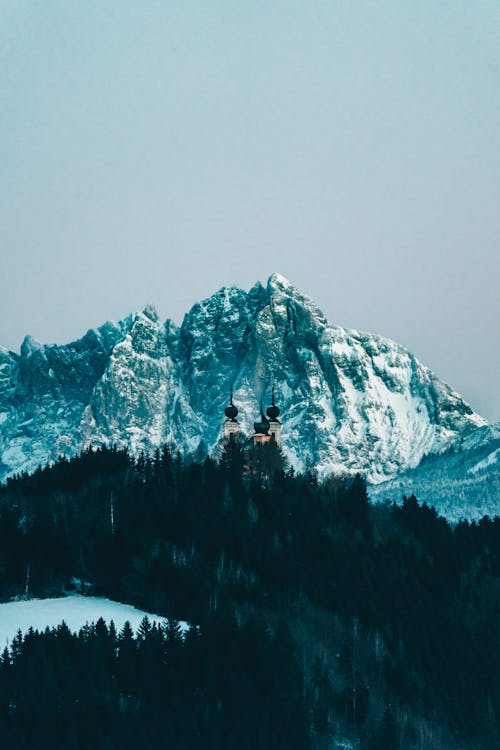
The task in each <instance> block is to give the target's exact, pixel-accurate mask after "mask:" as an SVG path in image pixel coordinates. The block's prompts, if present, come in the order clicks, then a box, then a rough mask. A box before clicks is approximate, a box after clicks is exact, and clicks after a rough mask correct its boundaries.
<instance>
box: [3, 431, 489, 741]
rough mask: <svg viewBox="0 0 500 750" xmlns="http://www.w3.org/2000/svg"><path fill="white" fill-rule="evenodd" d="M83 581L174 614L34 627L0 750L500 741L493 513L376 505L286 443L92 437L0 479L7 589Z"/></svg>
mask: <svg viewBox="0 0 500 750" xmlns="http://www.w3.org/2000/svg"><path fill="white" fill-rule="evenodd" d="M75 580H76V581H77V582H78V583H77V584H76V585H77V586H78V587H79V589H81V590H83V592H84V593H85V592H88V593H92V594H102V595H106V596H108V597H110V598H113V599H116V600H119V601H123V602H128V603H131V604H135V605H136V606H139V607H141V608H143V609H146V610H148V611H151V612H155V613H158V614H161V615H165V616H166V617H168V618H169V624H168V625H165V626H164V627H163V626H161V627H160V626H156V625H152V624H151V623H150V622H149V621H148V620H147V619H145V620H144V621H143V623H142V626H141V628H140V631H139V633H138V634H137V635H136V636H135V635H134V633H133V632H132V631H131V629H130V628H129V627H127V626H125V627H124V628H123V630H122V631H121V632H119V633H117V632H116V630H115V628H114V626H113V624H112V623H104V622H103V621H102V620H101V621H99V622H97V623H96V624H94V625H92V626H88V627H86V628H84V629H83V630H82V631H80V633H79V634H72V633H70V631H69V630H68V628H67V627H66V626H65V625H61V626H59V627H58V628H56V629H54V630H52V631H50V632H49V631H46V632H45V633H34V632H30V633H28V634H26V635H25V636H23V635H21V634H18V636H17V637H16V639H15V640H14V641H13V643H12V645H11V647H10V649H6V650H5V651H4V653H3V655H2V657H1V660H0V737H1V738H2V747H5V748H11V747H12V748H14V747H15V748H30V749H31V748H44V747H64V748H75V750H76V749H78V750H80V748H82V749H83V748H89V749H90V748H103V750H104V749H105V750H108V748H129V747H130V748H136V747H137V746H141V747H143V748H153V747H154V748H157V747H166V748H168V747H172V748H174V747H175V748H176V750H183V749H184V748H204V749H205V748H213V749H214V750H215V749H219V748H220V749H222V748H234V749H236V748H238V749H240V748H241V749H246V748H248V749H249V750H250V748H252V749H256V750H258V749H259V748H269V750H271V749H272V750H278V749H280V748H283V750H285V748H287V749H288V748H291V749H293V748H304V750H307V748H311V750H316V749H318V750H322V749H323V748H331V747H335V746H336V745H335V744H334V743H335V741H339V742H340V741H341V740H342V741H344V744H345V742H347V741H348V740H350V741H351V742H352V743H353V744H352V745H351V746H352V747H356V748H360V750H413V748H414V749H415V750H417V749H418V750H420V749H424V748H425V750H427V749H429V750H433V749H435V750H440V749H448V748H449V749H450V750H451V749H452V748H453V750H461V749H462V748H463V749H464V750H465V749H466V748H467V749H468V750H469V749H472V748H475V749H477V750H493V748H495V749H496V748H498V747H499V746H500V725H499V722H500V682H499V680H498V671H499V667H500V644H499V622H500V519H498V518H497V519H494V520H490V519H488V518H485V519H483V520H482V521H481V522H479V523H472V524H471V523H467V522H461V523H459V524H457V525H455V526H451V525H450V524H448V523H447V522H446V520H444V519H443V518H440V517H438V516H437V514H436V512H435V511H434V510H433V509H432V508H430V507H428V506H426V505H423V506H420V505H419V504H418V502H417V500H416V499H415V498H413V497H412V498H409V499H405V500H404V502H403V504H402V505H401V506H396V505H382V504H379V505H371V504H370V503H369V501H368V498H367V494H366V488H365V485H364V482H363V481H362V480H361V479H360V478H349V479H328V480H326V481H324V482H319V481H318V479H317V477H316V476H315V474H314V472H309V473H307V474H305V475H303V476H296V475H294V473H293V472H292V471H290V470H288V469H287V468H286V466H285V464H284V462H283V460H282V457H281V455H280V454H279V451H278V449H277V448H275V447H274V446H271V447H269V448H266V449H262V451H261V453H259V460H258V461H256V462H255V463H254V465H253V467H252V471H251V472H249V471H248V469H247V468H246V467H245V461H244V454H243V452H242V450H241V449H240V447H239V445H238V444H237V443H230V444H229V445H228V446H227V448H226V449H225V451H224V452H223V455H222V457H221V459H220V460H218V461H216V460H213V459H210V458H206V459H201V458H200V460H195V459H193V458H185V459H182V458H181V457H180V455H179V454H178V453H176V452H175V450H173V449H172V448H170V447H168V446H167V447H165V448H164V449H163V450H162V451H159V452H157V454H156V455H155V456H154V457H153V458H151V459H150V458H147V457H144V456H141V457H140V458H139V459H138V460H133V459H132V458H130V457H129V456H128V454H127V453H126V452H123V451H120V450H116V449H99V450H88V451H86V452H85V453H83V454H82V455H81V456H79V457H77V458H75V459H72V460H67V459H61V460H59V461H58V462H57V463H56V464H55V465H54V466H52V467H49V468H45V469H40V470H38V471H37V472H35V473H34V474H33V475H30V476H21V477H17V478H15V479H11V480H9V481H8V482H7V484H6V485H4V486H2V487H1V488H0V598H1V599H2V600H4V601H6V600H9V599H11V598H13V597H34V596H54V595H59V594H63V593H64V592H68V591H70V590H71V587H72V586H73V587H74V585H75V583H74V581H75ZM180 619H183V620H187V621H188V622H190V623H191V624H192V627H191V629H190V630H189V631H188V632H187V634H186V635H185V636H182V635H181V633H180V630H179V627H178V625H177V624H176V621H177V620H180ZM345 746H347V745H345Z"/></svg>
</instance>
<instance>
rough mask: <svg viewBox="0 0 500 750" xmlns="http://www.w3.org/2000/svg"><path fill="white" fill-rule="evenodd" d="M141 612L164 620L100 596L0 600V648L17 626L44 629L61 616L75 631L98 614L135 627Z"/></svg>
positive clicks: (184, 626) (157, 619) (118, 624)
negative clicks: (2, 601)
mask: <svg viewBox="0 0 500 750" xmlns="http://www.w3.org/2000/svg"><path fill="white" fill-rule="evenodd" d="M144 615H147V616H148V617H149V619H150V620H151V622H153V621H155V622H166V619H165V618H164V617H161V616H160V615H155V614H152V613H151V612H144V611H143V610H141V609H136V608H135V607H133V606H132V605H130V604H122V603H121V602H114V601H112V600H111V599H106V598H104V597H100V596H81V595H79V594H74V595H72V596H66V597H61V598H58V599H29V600H27V601H18V602H6V603H3V604H0V649H3V648H4V647H5V646H7V645H8V644H9V643H10V642H11V641H12V638H13V637H14V636H15V634H16V633H17V631H18V630H19V629H20V630H21V631H22V632H23V633H26V631H28V630H29V629H30V627H32V628H33V629H34V630H45V628H46V627H49V628H51V627H54V626H56V625H59V624H60V623H61V622H62V621H63V620H64V622H65V623H66V625H67V626H68V627H69V629H70V630H72V631H74V632H78V631H79V630H80V628H81V627H83V625H85V623H89V624H90V623H92V622H97V620H98V619H99V618H100V617H102V618H103V619H104V620H106V623H107V624H108V625H109V623H110V622H111V620H113V622H114V623H115V626H116V629H117V630H121V628H122V627H123V625H124V624H125V622H126V620H128V621H129V622H130V624H131V626H132V628H133V629H134V631H136V630H137V628H138V626H139V624H140V622H141V620H142V618H143V617H144ZM180 625H181V628H182V630H183V631H185V630H187V629H188V627H189V626H188V624H187V623H185V622H181V623H180Z"/></svg>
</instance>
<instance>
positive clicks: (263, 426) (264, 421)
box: [253, 399, 269, 435]
mask: <svg viewBox="0 0 500 750" xmlns="http://www.w3.org/2000/svg"><path fill="white" fill-rule="evenodd" d="M253 428H254V430H255V432H256V433H257V434H259V435H267V434H268V433H269V420H268V418H267V417H266V415H265V414H264V409H263V407H262V399H261V400H260V422H254V423H253Z"/></svg>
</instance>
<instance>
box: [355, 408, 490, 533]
mask: <svg viewBox="0 0 500 750" xmlns="http://www.w3.org/2000/svg"><path fill="white" fill-rule="evenodd" d="M412 494H414V495H415V496H416V497H417V498H418V500H419V502H422V503H423V502H426V503H427V504H428V505H433V506H434V507H435V508H436V510H437V511H438V512H439V513H440V514H441V515H443V516H446V517H447V518H449V519H450V520H453V521H458V520H460V518H467V519H468V520H470V521H474V520H475V521H477V520H479V519H480V518H482V517H483V516H485V515H489V516H490V517H492V518H493V517H495V516H496V515H498V514H499V513H500V423H497V424H495V425H491V426H489V427H480V428H479V429H477V430H474V432H472V433H471V434H470V435H469V436H468V437H466V438H464V439H463V440H460V441H459V442H457V443H455V444H454V445H453V446H452V447H450V448H449V449H448V450H446V451H445V452H444V453H441V454H439V455H437V454H433V455H429V456H426V457H425V458H424V459H423V460H422V461H421V462H420V464H419V465H418V466H417V467H416V468H415V469H408V470H407V471H405V472H403V473H402V474H399V475H398V476H397V477H395V478H394V479H392V480H389V481H388V482H383V483H382V484H378V485H373V486H371V487H370V495H371V498H372V499H373V500H379V501H380V500H390V501H393V500H394V501H395V502H401V499H402V498H403V496H404V495H406V497H409V496H410V495H412Z"/></svg>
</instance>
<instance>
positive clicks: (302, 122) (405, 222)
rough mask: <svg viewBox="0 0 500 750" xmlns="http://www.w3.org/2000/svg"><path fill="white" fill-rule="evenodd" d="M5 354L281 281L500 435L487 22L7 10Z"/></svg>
mask: <svg viewBox="0 0 500 750" xmlns="http://www.w3.org/2000/svg"><path fill="white" fill-rule="evenodd" d="M0 164H1V172H0V227H1V232H0V254H1V255H0V274H1V294H0V343H1V344H3V345H5V346H8V347H10V348H12V349H16V350H17V349H18V348H19V345H20V342H21V340H22V338H23V336H24V334H25V333H28V332H29V333H31V334H33V335H34V336H36V337H37V338H39V339H40V340H42V341H47V342H54V341H55V342H64V341H68V340H71V339H74V338H76V337H78V336H80V335H81V334H83V333H84V332H85V330H86V329H87V328H89V327H90V326H95V325H98V324H100V323H102V322H103V321H104V320H106V319H108V318H115V319H116V318H119V317H122V316H124V315H126V314H127V313H128V312H130V311H131V310H135V309H139V308H142V307H143V306H144V305H145V304H147V303H149V302H152V303H154V304H155V305H156V306H157V308H158V310H159V312H160V314H161V315H162V316H165V317H166V316H168V317H173V318H174V319H175V320H177V321H180V320H181V318H182V314H183V313H184V312H185V311H186V310H187V309H188V308H189V307H190V305H191V304H192V303H193V302H195V301H196V300H198V299H200V298H202V297H205V296H208V295H209V294H211V293H212V292H214V291H215V290H216V289H217V288H219V287H220V286H222V285H224V284H231V283H236V284H238V285H240V286H242V287H244V288H248V287H249V286H250V285H251V284H252V283H253V282H255V281H256V280H257V279H260V280H262V281H265V280H266V278H267V277H268V276H269V275H270V274H271V273H272V272H273V271H278V272H280V273H282V274H284V275H285V276H287V277H288V278H290V280H291V281H293V282H294V283H295V284H296V285H297V286H298V287H300V288H301V289H302V290H303V291H304V292H306V293H309V294H310V295H311V296H312V297H313V298H314V299H315V300H316V302H317V303H318V304H319V305H320V307H322V309H323V310H324V312H325V313H326V314H327V316H328V317H329V318H330V319H331V320H332V321H334V322H338V323H341V324H343V325H346V326H351V327H357V328H362V329H365V330H370V331H375V332H378V333H381V334H384V335H387V336H390V337H391V338H394V339H396V340H398V341H399V342H401V343H403V344H405V345H406V346H408V347H409V348H410V349H411V350H412V351H413V352H414V353H415V354H416V355H417V356H419V357H420V359H421V360H422V361H423V362H424V363H425V364H427V365H429V366H430V367H432V368H433V369H434V370H435V371H436V372H437V373H438V374H439V375H440V376H441V377H443V378H444V379H445V380H446V381H448V382H449V383H450V384H451V385H452V386H453V387H455V388H456V389H457V390H459V391H460V392H461V393H462V394H463V395H464V396H465V397H466V398H467V399H468V400H469V401H470V402H471V403H472V406H473V407H474V408H475V409H476V410H478V411H479V412H481V413H482V414H484V415H485V416H486V417H488V418H490V419H499V418H500V395H499V392H498V372H499V370H500V347H499V346H498V318H499V303H498V297H499V253H498V246H499V236H500V208H499V206H500V4H499V2H498V0H474V2H471V0H439V2H437V1H436V0H432V1H430V2H427V1H425V0H423V1H422V2H419V1H417V0H413V1H412V2H407V1H406V0H394V1H392V0H379V1H378V2H375V1H373V2H370V1H369V0H366V1H364V0H346V1H345V2H340V0H328V2H315V0H304V1H303V2H294V1H293V0H290V1H289V2H258V0H253V1H252V2H250V1H249V2H238V0H224V1H223V2H218V1H217V0H206V1H205V2H190V0H175V1H174V0H172V1H171V2H168V1H167V0H164V1H162V2H154V1H152V0H150V1H148V0H142V1H141V0H137V2H129V1H128V0H109V1H108V2H105V1H104V0H102V1H100V2H97V1H95V0H78V1H76V0H61V1H60V2H59V1H58V0H41V1H39V2H38V1H35V0H30V1H29V2H23V1H22V0H0Z"/></svg>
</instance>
